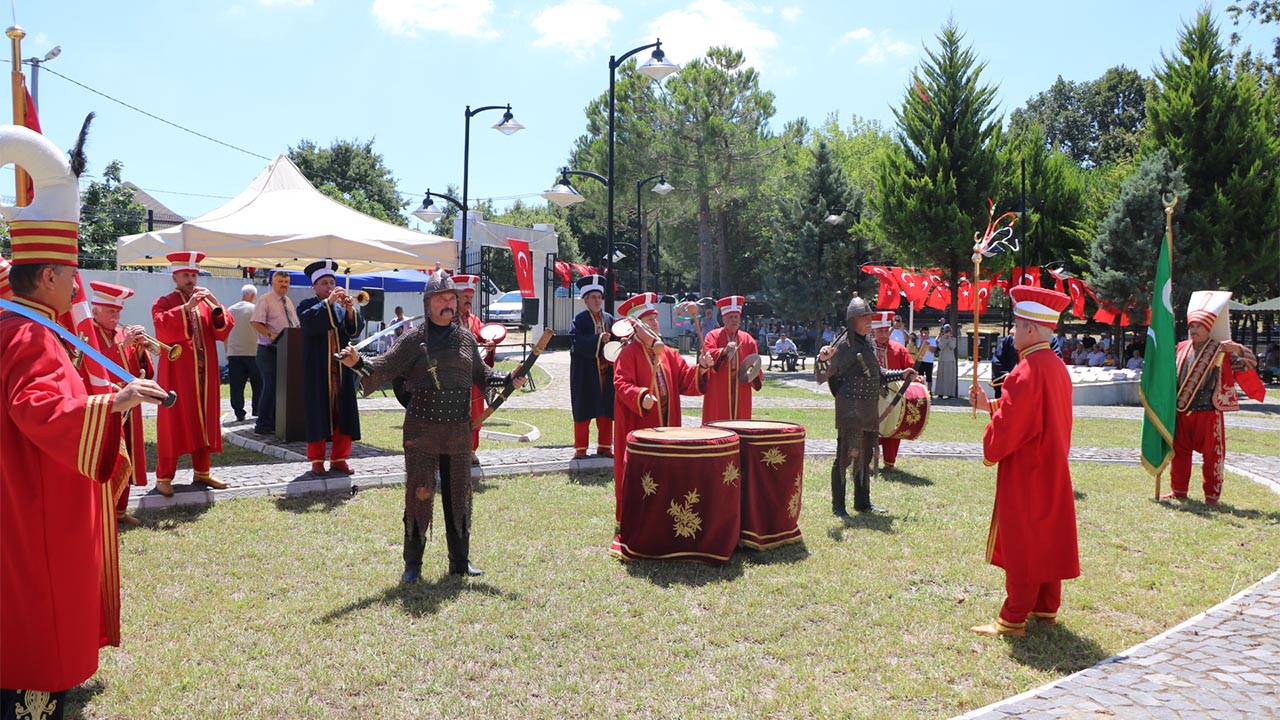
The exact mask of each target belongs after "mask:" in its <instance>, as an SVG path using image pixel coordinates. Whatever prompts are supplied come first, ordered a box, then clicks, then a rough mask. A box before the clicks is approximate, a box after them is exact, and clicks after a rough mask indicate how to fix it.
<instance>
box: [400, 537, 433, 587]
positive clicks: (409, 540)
mask: <svg viewBox="0 0 1280 720" xmlns="http://www.w3.org/2000/svg"><path fill="white" fill-rule="evenodd" d="M426 549H427V539H426V538H425V537H423V536H422V535H421V534H420V533H415V532H413V529H412V528H411V527H409V526H408V523H407V522H406V523H405V530H404V575H401V576H400V582H401V583H404V584H406V585H411V584H413V583H416V582H418V579H419V578H421V577H422V554H423V552H425V551H426Z"/></svg>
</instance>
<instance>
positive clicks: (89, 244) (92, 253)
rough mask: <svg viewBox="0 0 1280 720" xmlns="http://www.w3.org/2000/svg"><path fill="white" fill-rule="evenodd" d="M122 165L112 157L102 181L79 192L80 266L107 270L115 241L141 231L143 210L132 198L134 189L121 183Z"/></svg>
mask: <svg viewBox="0 0 1280 720" xmlns="http://www.w3.org/2000/svg"><path fill="white" fill-rule="evenodd" d="M123 171H124V165H123V164H122V163H121V162H120V161H119V160H112V161H111V163H110V164H109V165H107V167H106V169H104V170H103V171H102V180H101V181H98V180H94V181H91V182H90V183H89V185H88V186H87V187H86V188H85V189H84V190H83V191H81V193H80V267H82V268H86V269H107V268H113V267H115V260H116V240H118V239H119V238H120V237H122V236H124V235H132V234H133V233H137V232H142V221H143V219H144V218H145V217H146V210H145V209H144V208H143V207H142V205H140V204H138V201H137V200H135V199H134V197H133V191H132V190H130V189H129V188H127V187H125V186H124V185H123V184H122V183H121V182H120V176H121V173H122V172H123Z"/></svg>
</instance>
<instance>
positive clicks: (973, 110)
mask: <svg viewBox="0 0 1280 720" xmlns="http://www.w3.org/2000/svg"><path fill="white" fill-rule="evenodd" d="M963 39H964V35H963V34H962V33H961V32H960V30H959V29H958V28H957V27H956V25H955V23H954V22H952V21H948V22H947V24H946V25H945V26H943V28H942V33H941V34H940V35H938V36H937V40H938V44H939V48H938V50H937V51H936V52H935V51H933V50H928V49H926V51H925V53H926V55H927V57H928V59H927V61H926V62H925V63H924V64H923V66H922V67H921V68H920V70H919V71H918V72H916V73H914V74H913V78H912V81H911V85H910V86H909V87H908V88H907V89H906V92H905V97H904V98H903V101H902V106H901V107H899V108H896V109H895V110H894V116H895V117H896V118H897V121H898V138H897V139H898V147H897V148H896V150H895V152H893V153H891V154H890V155H889V157H888V158H887V160H886V162H885V163H884V165H883V168H882V170H881V173H880V192H879V193H878V194H877V195H875V196H874V197H875V202H876V210H877V211H878V213H879V216H880V217H879V221H880V225H881V227H882V228H883V229H884V230H885V231H886V233H887V234H888V236H889V240H890V241H891V242H893V243H894V244H895V245H896V246H898V247H899V248H901V250H902V251H903V254H904V256H905V257H906V258H908V261H909V262H914V263H915V264H917V265H925V266H937V267H940V268H943V269H944V270H945V271H946V273H947V274H948V276H949V277H950V280H951V283H952V287H955V286H956V284H957V282H958V280H959V272H960V270H962V269H964V267H965V266H966V265H968V263H969V256H970V255H971V251H972V249H973V233H974V231H975V230H981V229H982V228H983V227H984V226H985V224H986V220H987V198H988V197H990V196H991V194H992V193H993V192H994V191H995V189H996V182H995V179H996V178H995V176H996V168H997V167H998V164H999V163H998V160H997V157H996V151H997V149H998V147H999V144H1000V136H1001V133H1000V124H1001V122H1002V118H1000V117H997V116H996V114H995V112H996V111H995V94H996V91H995V88H994V87H992V86H989V85H982V84H981V83H980V77H981V75H982V71H983V69H984V68H985V67H986V64H985V63H980V62H978V60H977V58H976V57H975V56H974V54H973V50H972V48H971V47H968V46H962V45H961V41H962V40H963ZM1002 200H1004V199H1003V198H997V199H996V202H997V203H999V204H1001V205H1007V204H1008V203H1007V202H1002ZM969 267H972V266H971V265H969ZM951 324H952V325H956V324H957V309H956V306H955V305H954V304H953V305H952V306H951Z"/></svg>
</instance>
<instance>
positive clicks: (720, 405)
mask: <svg viewBox="0 0 1280 720" xmlns="http://www.w3.org/2000/svg"><path fill="white" fill-rule="evenodd" d="M744 303H746V298H745V297H743V296H741V295H730V296H728V297H722V298H720V299H719V300H717V301H716V306H718V307H719V308H720V321H721V326H720V327H718V328H716V329H715V330H712V331H711V332H709V333H707V337H706V340H705V341H704V342H703V346H702V349H703V350H704V351H706V352H710V353H711V357H712V359H713V361H714V363H715V364H714V365H712V367H711V369H710V370H708V371H707V372H706V373H703V375H702V376H701V378H700V381H699V389H700V390H702V395H703V399H702V424H703V425H705V424H707V423H710V422H715V421H717V420H750V419H751V391H752V390H753V389H755V390H759V389H760V388H762V387H764V380H763V379H762V378H761V376H760V375H756V377H755V379H753V380H752V381H751V382H749V383H744V382H742V381H741V380H739V378H738V368H740V367H742V361H743V360H744V359H745V358H747V357H748V356H751V355H755V354H756V353H758V352H759V348H757V347H756V341H755V338H753V337H751V334H750V333H746V332H743V331H742V330H740V329H739V326H740V325H741V324H742V306H743V304H744Z"/></svg>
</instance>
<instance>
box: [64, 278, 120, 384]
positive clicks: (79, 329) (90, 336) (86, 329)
mask: <svg viewBox="0 0 1280 720" xmlns="http://www.w3.org/2000/svg"><path fill="white" fill-rule="evenodd" d="M86 287H88V284H87V283H86V282H85V281H84V278H82V277H80V273H79V271H77V272H76V294H75V297H73V298H72V299H71V310H70V311H69V312H65V313H63V314H62V316H61V317H59V318H58V322H59V323H60V324H61V325H62V326H63V327H65V328H67V329H69V330H71V331H72V332H73V333H75V334H76V335H79V336H80V339H81V340H84V341H85V342H87V343H89V345H91V346H93V349H95V350H98V351H101V350H102V348H101V347H99V346H98V332H97V330H95V329H94V327H93V311H92V310H91V309H90V308H89V297H88V295H86V294H85V292H84V289H85V288H86ZM81 363H82V367H83V373H84V374H85V375H87V376H88V379H89V384H88V386H87V388H86V389H87V390H88V391H89V394H90V395H97V394H99V393H107V392H111V391H112V390H111V375H109V374H108V373H107V370H106V368H104V367H102V366H101V365H99V364H98V363H97V361H96V360H92V359H90V358H89V356H88V355H86V356H85V357H84V358H83V360H81Z"/></svg>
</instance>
